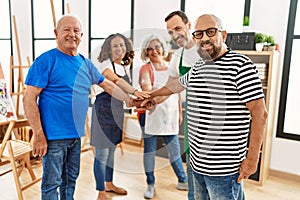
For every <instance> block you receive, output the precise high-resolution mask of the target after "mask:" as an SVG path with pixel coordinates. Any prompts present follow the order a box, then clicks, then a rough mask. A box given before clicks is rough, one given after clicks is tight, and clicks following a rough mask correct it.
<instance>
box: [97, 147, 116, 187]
mask: <svg viewBox="0 0 300 200" xmlns="http://www.w3.org/2000/svg"><path fill="white" fill-rule="evenodd" d="M115 150H116V146H113V147H110V148H105V149H99V148H96V156H95V159H94V177H95V180H96V190H98V191H104V190H105V185H104V183H105V182H112V180H113V172H114V153H115Z"/></svg>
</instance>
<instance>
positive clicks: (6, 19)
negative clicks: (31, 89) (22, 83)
mask: <svg viewBox="0 0 300 200" xmlns="http://www.w3.org/2000/svg"><path fill="white" fill-rule="evenodd" d="M0 5H1V6H0V21H1V31H0V47H1V48H0V63H1V65H2V69H3V73H4V74H10V73H9V69H10V68H9V66H10V56H11V55H12V33H11V28H12V27H11V24H12V23H11V22H12V19H11V17H10V16H11V10H10V8H11V6H10V0H0ZM5 79H6V81H7V82H8V83H9V80H10V77H5Z"/></svg>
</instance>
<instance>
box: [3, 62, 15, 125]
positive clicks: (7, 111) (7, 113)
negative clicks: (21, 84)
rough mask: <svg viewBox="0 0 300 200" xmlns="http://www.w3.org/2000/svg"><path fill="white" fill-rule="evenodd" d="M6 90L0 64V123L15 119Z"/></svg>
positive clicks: (11, 102)
mask: <svg viewBox="0 0 300 200" xmlns="http://www.w3.org/2000/svg"><path fill="white" fill-rule="evenodd" d="M8 88H9V87H8V85H7V83H6V81H5V78H4V74H3V70H2V66H1V63H0V123H1V122H7V121H10V120H14V119H17V117H16V111H15V108H14V106H13V101H12V99H11V96H10V92H9V89H8Z"/></svg>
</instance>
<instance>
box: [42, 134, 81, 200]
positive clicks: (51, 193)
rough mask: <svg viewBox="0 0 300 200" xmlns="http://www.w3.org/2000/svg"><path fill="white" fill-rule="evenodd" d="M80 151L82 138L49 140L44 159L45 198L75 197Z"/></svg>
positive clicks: (56, 199) (69, 199) (64, 198)
mask: <svg viewBox="0 0 300 200" xmlns="http://www.w3.org/2000/svg"><path fill="white" fill-rule="evenodd" d="M80 151H81V140H80V138H76V139H66V140H50V141H48V151H47V154H46V155H45V156H43V160H42V161H43V177H42V185H41V190H42V199H43V200H58V199H60V200H72V199H73V195H74V191H75V185H76V179H77V177H78V175H79V168H80ZM58 190H59V192H58ZM58 196H60V197H58Z"/></svg>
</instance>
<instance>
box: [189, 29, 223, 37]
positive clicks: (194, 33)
mask: <svg viewBox="0 0 300 200" xmlns="http://www.w3.org/2000/svg"><path fill="white" fill-rule="evenodd" d="M212 29H213V30H214V33H213V35H210V34H207V31H209V30H212ZM217 31H220V32H222V29H219V28H216V27H212V28H208V29H205V30H196V31H194V32H193V33H192V35H193V37H194V38H195V39H200V40H201V39H202V38H203V36H204V32H205V34H206V35H207V36H208V37H210V38H211V37H214V36H215V35H216V34H217ZM196 33H202V36H201V37H197V36H196Z"/></svg>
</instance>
